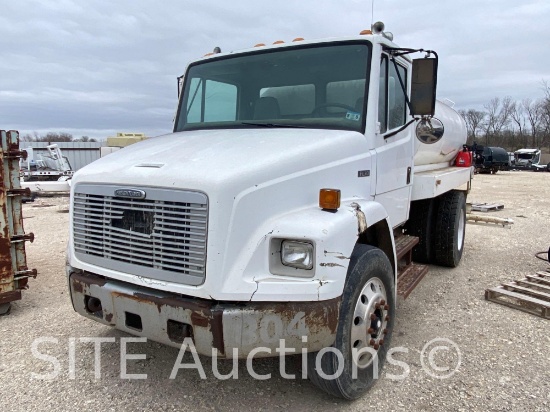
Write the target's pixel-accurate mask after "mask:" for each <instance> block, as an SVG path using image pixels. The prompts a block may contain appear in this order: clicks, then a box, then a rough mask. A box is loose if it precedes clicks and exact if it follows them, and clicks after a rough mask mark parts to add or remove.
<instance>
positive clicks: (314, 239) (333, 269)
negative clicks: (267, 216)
mask: <svg viewBox="0 0 550 412" xmlns="http://www.w3.org/2000/svg"><path fill="white" fill-rule="evenodd" d="M341 203H342V206H341V207H340V209H339V210H338V211H337V212H335V213H333V212H329V211H324V210H321V209H319V207H317V206H315V207H309V208H306V209H302V210H298V211H294V212H291V213H288V214H284V215H280V216H278V217H276V218H274V219H271V220H270V221H269V222H266V223H265V224H264V225H263V226H262V227H261V228H260V229H259V231H258V232H256V233H257V235H258V237H260V238H261V239H260V240H259V242H258V243H257V246H256V248H255V251H254V252H253V254H252V256H251V258H250V260H249V261H248V264H247V266H246V268H245V269H244V273H243V276H244V278H245V279H246V278H248V279H253V280H254V282H256V284H257V289H256V291H255V292H254V293H253V294H252V296H251V299H250V300H251V301H279V300H281V297H282V296H283V297H284V299H285V300H286V301H300V300H302V301H304V300H312V299H311V294H312V293H315V294H316V300H328V299H333V298H336V297H339V296H340V295H341V294H342V291H343V289H344V284H345V281H346V276H347V271H348V265H349V258H350V256H351V253H352V252H353V249H354V247H355V245H356V244H357V243H364V242H363V236H362V234H363V233H365V231H368V229H369V228H371V227H375V225H377V224H380V223H382V224H383V225H382V226H384V227H391V225H389V222H388V214H387V212H386V210H385V209H384V207H383V206H382V205H381V204H379V203H377V202H374V201H370V200H367V199H362V198H350V199H346V200H343V201H342V202H341ZM262 233H263V236H262V235H261V234H262ZM389 236H390V237H389V239H391V245H392V246H393V236H392V233H391V230H389ZM258 237H256V239H258ZM282 240H296V241H305V242H309V243H312V244H313V245H314V248H315V249H314V267H313V269H311V270H303V269H295V268H291V267H288V266H283V265H282V264H281V263H280V246H281V242H282ZM266 254H268V255H269V256H270V259H269V269H268V268H266V267H265V266H266V264H265V260H266V259H265V256H266ZM392 254H393V252H392ZM390 261H392V259H390ZM392 263H394V264H395V260H393V261H392ZM266 269H268V270H266Z"/></svg>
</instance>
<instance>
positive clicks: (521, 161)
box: [514, 149, 550, 172]
mask: <svg viewBox="0 0 550 412" xmlns="http://www.w3.org/2000/svg"><path fill="white" fill-rule="evenodd" d="M544 156H545V155H543V154H542V152H541V150H540V149H519V150H516V151H515V152H514V166H515V168H517V169H527V170H533V171H535V172H539V171H548V172H550V163H547V161H548V158H546V159H543V157H544ZM545 160H546V162H545Z"/></svg>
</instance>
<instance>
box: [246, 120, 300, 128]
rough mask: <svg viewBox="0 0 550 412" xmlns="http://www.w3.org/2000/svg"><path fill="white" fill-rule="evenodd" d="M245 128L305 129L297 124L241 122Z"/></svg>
mask: <svg viewBox="0 0 550 412" xmlns="http://www.w3.org/2000/svg"><path fill="white" fill-rule="evenodd" d="M241 124H244V125H246V126H260V127H288V128H298V129H299V128H302V129H303V128H305V126H302V125H298V124H283V123H253V122H241Z"/></svg>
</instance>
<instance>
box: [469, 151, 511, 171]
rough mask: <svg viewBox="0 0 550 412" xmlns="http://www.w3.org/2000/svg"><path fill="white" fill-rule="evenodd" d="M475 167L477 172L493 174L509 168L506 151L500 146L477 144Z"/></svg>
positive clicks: (508, 158)
mask: <svg viewBox="0 0 550 412" xmlns="http://www.w3.org/2000/svg"><path fill="white" fill-rule="evenodd" d="M475 168H476V171H477V172H478V173H492V174H495V173H497V172H498V171H499V170H508V169H509V168H510V157H509V155H508V152H507V151H506V150H504V149H503V148H501V147H489V146H477V148H476V153H475Z"/></svg>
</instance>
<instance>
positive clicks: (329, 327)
mask: <svg viewBox="0 0 550 412" xmlns="http://www.w3.org/2000/svg"><path fill="white" fill-rule="evenodd" d="M68 275H69V287H70V291H71V299H72V303H73V307H74V309H75V311H76V312H78V313H80V314H81V315H83V316H86V317H88V318H90V319H93V320H96V321H98V322H101V323H104V324H105V325H109V326H114V327H115V328H117V329H119V330H122V331H125V332H128V333H131V334H133V335H137V336H143V337H146V338H148V339H151V340H154V341H157V342H161V343H164V344H167V345H170V346H174V347H178V348H179V347H180V346H181V344H182V343H183V340H184V339H185V338H191V339H192V341H193V344H194V345H195V348H196V349H197V352H198V353H199V354H202V355H206V356H212V351H213V350H214V349H217V351H218V356H219V357H226V358H233V357H239V358H246V357H247V356H248V354H249V353H250V352H251V351H252V350H254V349H256V348H260V347H261V348H262V351H260V352H257V355H255V356H257V357H262V356H263V357H267V356H278V355H279V354H278V353H277V352H275V349H276V348H279V347H281V346H282V345H281V340H284V345H285V347H286V348H293V349H294V350H295V352H296V353H300V351H301V350H302V349H304V348H305V349H306V350H307V351H308V352H314V351H318V350H321V349H322V348H325V347H328V346H331V345H332V344H333V343H334V340H335V336H336V328H337V325H338V313H339V308H340V298H336V299H330V300H325V301H312V302H217V301H211V300H206V299H198V298H193V297H185V296H181V295H177V294H173V293H168V292H163V291H158V290H155V289H151V288H145V287H140V286H135V285H132V284H129V283H125V282H120V281H115V280H110V279H106V278H103V277H101V276H98V275H95V274H92V273H88V272H85V273H80V272H71V271H69V273H68ZM94 298H95V299H99V301H100V302H101V305H100V306H98V305H97V301H93V302H92V304H90V299H94ZM95 309H99V310H95ZM94 310H95V311H94ZM234 355H236V356H234Z"/></svg>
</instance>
